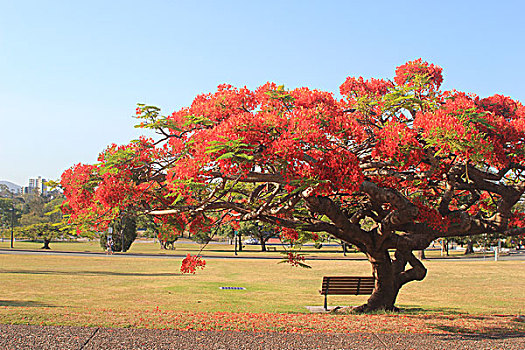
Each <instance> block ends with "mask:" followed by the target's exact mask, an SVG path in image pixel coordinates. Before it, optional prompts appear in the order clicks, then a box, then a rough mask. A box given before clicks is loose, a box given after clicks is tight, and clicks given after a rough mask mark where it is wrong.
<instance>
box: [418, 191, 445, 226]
mask: <svg viewBox="0 0 525 350" xmlns="http://www.w3.org/2000/svg"><path fill="white" fill-rule="evenodd" d="M413 203H414V204H415V205H416V206H417V208H418V213H417V217H416V221H419V222H422V223H425V224H427V225H429V226H430V227H432V228H433V229H434V230H436V231H438V232H447V230H448V228H449V226H450V219H449V218H445V217H443V216H441V214H440V213H439V212H438V211H437V210H436V209H434V208H431V207H429V206H427V205H426V204H424V203H423V202H421V201H419V200H417V199H416V200H414V201H413Z"/></svg>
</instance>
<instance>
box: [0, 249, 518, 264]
mask: <svg viewBox="0 0 525 350" xmlns="http://www.w3.org/2000/svg"><path fill="white" fill-rule="evenodd" d="M0 254H32V255H65V256H107V257H108V258H117V257H118V258H158V259H184V258H185V257H186V255H183V254H166V255H162V254H144V253H115V254H113V255H106V254H105V253H104V252H74V251H58V250H30V249H6V248H0ZM202 257H203V258H205V259H241V260H242V259H257V260H266V259H269V260H282V259H283V257H282V256H281V255H280V254H278V255H275V256H260V255H242V256H240V255H237V256H235V255H221V256H217V255H206V253H204V254H202ZM305 258H306V260H366V257H365V256H364V255H363V256H360V257H352V258H350V257H344V256H339V257H322V256H310V257H308V256H306V257H305ZM499 259H500V260H502V261H506V260H523V261H525V250H520V251H517V252H513V253H512V254H508V255H501V256H500V258H499ZM427 260H451V261H452V260H456V261H457V260H469V261H494V257H493V256H487V257H480V256H472V255H471V256H458V257H443V258H441V257H432V258H427Z"/></svg>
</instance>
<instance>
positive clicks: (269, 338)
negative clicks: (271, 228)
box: [0, 325, 525, 350]
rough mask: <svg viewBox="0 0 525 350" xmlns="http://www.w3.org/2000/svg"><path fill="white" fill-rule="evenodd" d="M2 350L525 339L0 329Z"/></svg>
mask: <svg viewBox="0 0 525 350" xmlns="http://www.w3.org/2000/svg"><path fill="white" fill-rule="evenodd" d="M0 349H34V350H39V349H75V350H87V349H92V350H94V349H148V350H150V349H151V350H153V349H192V350H194V349H210V350H211V349H213V350H219V349H283V350H286V349H355V350H373V349H380V350H385V349H405V350H406V349H418V350H419V349H422V350H423V349H428V350H433V349H440V350H441V349H447V350H448V349H476V350H482V349H487V350H489V349H490V350H494V349H505V350H523V349H525V334H520V335H498V336H479V335H448V334H425V335H421V334H374V333H353V334H312V335H305V334H289V333H260V332H233V331H223V332H214V331H205V332H197V331H175V330H152V329H111V328H88V327H86V328H84V327H59V326H44V327H39V326H26V325H0Z"/></svg>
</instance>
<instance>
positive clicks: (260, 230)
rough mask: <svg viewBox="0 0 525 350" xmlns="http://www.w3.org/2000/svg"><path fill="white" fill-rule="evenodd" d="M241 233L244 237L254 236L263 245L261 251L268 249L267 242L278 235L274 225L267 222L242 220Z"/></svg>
mask: <svg viewBox="0 0 525 350" xmlns="http://www.w3.org/2000/svg"><path fill="white" fill-rule="evenodd" d="M238 232H239V234H240V235H241V236H244V237H249V236H252V237H254V238H255V239H257V241H258V242H259V244H260V245H261V251H263V252H265V251H266V242H268V240H269V239H270V238H272V237H274V236H276V235H277V230H276V228H275V226H274V225H270V224H265V223H261V222H257V221H247V222H242V223H241V224H240V225H239V230H238Z"/></svg>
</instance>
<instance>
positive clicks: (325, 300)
mask: <svg viewBox="0 0 525 350" xmlns="http://www.w3.org/2000/svg"><path fill="white" fill-rule="evenodd" d="M327 299H328V294H325V295H324V309H325V311H328V302H327Z"/></svg>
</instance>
